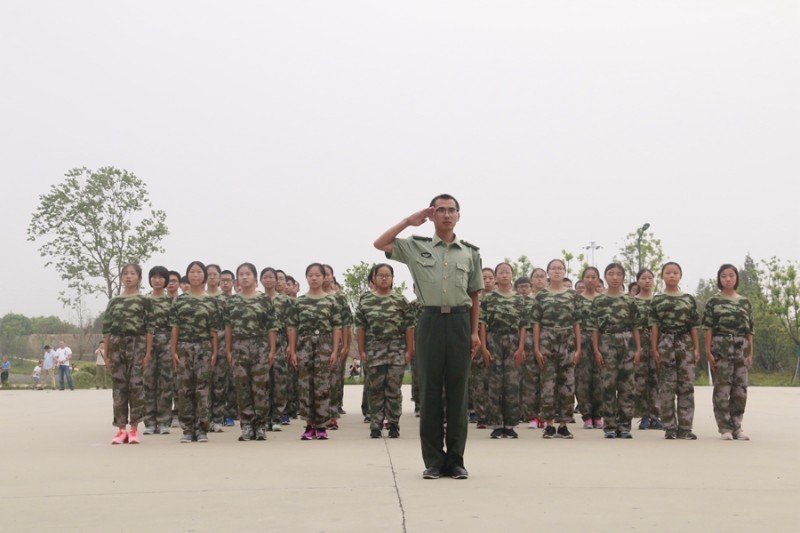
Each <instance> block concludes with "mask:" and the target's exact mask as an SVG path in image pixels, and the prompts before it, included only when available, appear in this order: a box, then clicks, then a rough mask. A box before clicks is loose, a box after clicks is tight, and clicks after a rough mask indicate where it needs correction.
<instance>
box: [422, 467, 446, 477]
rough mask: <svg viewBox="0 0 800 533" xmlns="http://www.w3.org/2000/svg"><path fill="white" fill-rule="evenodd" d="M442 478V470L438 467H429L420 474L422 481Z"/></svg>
mask: <svg viewBox="0 0 800 533" xmlns="http://www.w3.org/2000/svg"><path fill="white" fill-rule="evenodd" d="M440 477H442V469H441V468H439V467H438V466H431V467H428V468H426V469H425V471H424V472H423V473H422V479H439V478H440Z"/></svg>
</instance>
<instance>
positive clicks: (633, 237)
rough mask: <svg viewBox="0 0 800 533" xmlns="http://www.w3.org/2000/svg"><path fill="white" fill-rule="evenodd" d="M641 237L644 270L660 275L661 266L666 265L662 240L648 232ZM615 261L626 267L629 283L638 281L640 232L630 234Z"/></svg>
mask: <svg viewBox="0 0 800 533" xmlns="http://www.w3.org/2000/svg"><path fill="white" fill-rule="evenodd" d="M641 237H642V243H641V248H642V268H649V269H650V270H651V271H653V272H654V273H655V274H656V275H658V273H659V272H660V271H661V265H663V264H664V250H663V249H662V247H661V239H659V238H657V237H656V236H655V235H654V234H653V232H651V231H646V230H645V231H643V232H642V235H641ZM614 261H615V262H617V263H619V264H621V265H622V266H624V267H625V272H626V273H627V274H628V282H629V283H630V282H632V281H636V273H637V272H638V271H639V230H637V231H634V232H631V233H628V235H627V236H626V237H625V241H624V243H623V245H622V247H621V248H620V249H619V251H618V252H617V253H616V254H615V255H614ZM600 270H601V271H602V269H600Z"/></svg>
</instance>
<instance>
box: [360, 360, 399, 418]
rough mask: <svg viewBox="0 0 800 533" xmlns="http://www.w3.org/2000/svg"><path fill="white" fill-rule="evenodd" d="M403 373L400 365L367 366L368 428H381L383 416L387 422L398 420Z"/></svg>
mask: <svg viewBox="0 0 800 533" xmlns="http://www.w3.org/2000/svg"><path fill="white" fill-rule="evenodd" d="M367 357H369V355H368V356H367ZM368 360H369V359H368ZM404 373H405V367H404V366H401V365H378V366H371V367H369V381H368V382H367V385H366V386H367V387H369V389H368V391H367V401H368V403H369V416H370V423H369V428H370V429H381V428H382V427H383V420H384V418H385V419H386V422H388V423H389V424H397V423H399V422H400V415H401V414H402V412H403V393H402V390H401V387H402V386H403V374H404Z"/></svg>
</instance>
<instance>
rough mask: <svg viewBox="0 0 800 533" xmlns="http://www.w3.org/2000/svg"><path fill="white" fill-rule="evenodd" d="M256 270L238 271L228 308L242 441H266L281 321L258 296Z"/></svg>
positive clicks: (229, 357)
mask: <svg viewBox="0 0 800 533" xmlns="http://www.w3.org/2000/svg"><path fill="white" fill-rule="evenodd" d="M256 275H257V274H256V267H255V266H254V265H253V264H252V263H243V264H242V265H240V266H239V268H237V269H236V279H237V280H238V281H239V288H240V291H239V292H238V293H237V294H235V295H233V296H231V297H230V298H228V300H227V302H226V305H225V355H226V358H227V360H228V363H229V364H230V367H231V368H232V369H233V376H234V379H235V381H236V394H237V403H238V405H239V416H240V418H241V428H242V433H241V435H240V436H239V440H240V441H248V440H254V439H255V440H266V438H267V433H266V426H267V424H268V423H269V413H270V406H269V398H270V394H269V390H270V383H269V370H270V367H271V366H272V365H273V362H274V361H275V340H276V332H277V331H278V321H277V319H276V317H275V309H274V308H273V306H272V301H271V300H270V299H269V297H268V296H267V295H266V294H264V293H262V292H257V291H256V289H257V288H258V281H257V278H256Z"/></svg>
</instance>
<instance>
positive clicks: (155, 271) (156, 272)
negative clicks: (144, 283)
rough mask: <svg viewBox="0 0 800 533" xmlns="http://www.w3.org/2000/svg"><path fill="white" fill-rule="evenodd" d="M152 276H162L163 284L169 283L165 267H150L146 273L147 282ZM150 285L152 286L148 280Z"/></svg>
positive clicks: (167, 271)
mask: <svg viewBox="0 0 800 533" xmlns="http://www.w3.org/2000/svg"><path fill="white" fill-rule="evenodd" d="M154 277H157V278H163V279H164V285H166V284H167V283H169V270H167V267H163V266H154V267H153V268H151V269H150V272H148V273H147V280H148V282H149V281H150V280H151V279H153V278H154ZM150 286H151V287H152V286H153V283H152V282H150Z"/></svg>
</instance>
